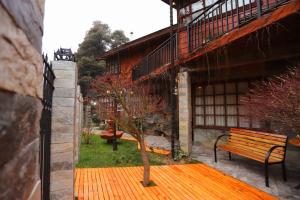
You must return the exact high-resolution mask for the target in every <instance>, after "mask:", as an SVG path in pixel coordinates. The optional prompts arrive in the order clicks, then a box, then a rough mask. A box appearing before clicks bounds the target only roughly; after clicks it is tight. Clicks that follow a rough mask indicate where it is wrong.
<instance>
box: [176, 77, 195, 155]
mask: <svg viewBox="0 0 300 200" xmlns="http://www.w3.org/2000/svg"><path fill="white" fill-rule="evenodd" d="M178 78H179V82H178V104H179V105H178V106H179V108H178V110H179V142H180V147H181V149H182V150H183V151H185V152H186V153H191V151H192V102H191V81H190V76H189V74H188V72H181V73H179V74H178Z"/></svg>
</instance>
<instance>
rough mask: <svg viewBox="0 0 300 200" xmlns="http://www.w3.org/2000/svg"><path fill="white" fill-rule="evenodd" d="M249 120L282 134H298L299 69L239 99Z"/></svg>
mask: <svg viewBox="0 0 300 200" xmlns="http://www.w3.org/2000/svg"><path fill="white" fill-rule="evenodd" d="M242 102H243V104H244V105H245V107H246V110H247V111H248V114H249V116H250V117H252V118H255V119H258V120H260V121H264V122H269V123H271V125H272V128H274V129H276V130H278V131H282V132H292V133H298V134H299V131H300V68H299V67H297V68H293V69H290V70H289V72H288V73H287V74H284V75H281V76H276V77H272V78H269V79H268V80H266V81H263V82H262V83H259V84H256V85H255V88H254V89H252V90H250V93H249V95H248V96H247V97H245V98H243V99H242Z"/></svg>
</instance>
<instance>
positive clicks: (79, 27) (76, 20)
mask: <svg viewBox="0 0 300 200" xmlns="http://www.w3.org/2000/svg"><path fill="white" fill-rule="evenodd" d="M175 16H176V15H175ZM96 20H100V21H102V22H103V23H106V24H108V25H109V27H110V28H111V30H112V31H114V30H119V29H121V30H123V31H124V32H125V35H126V36H127V37H129V38H130V40H134V39H136V38H139V37H142V36H144V35H147V34H149V33H152V32H155V31H157V30H159V29H162V28H165V27H167V26H169V24H170V21H169V20H170V17H169V6H168V5H167V4H165V3H164V2H163V1H161V0H127V1H125V0H47V1H46V6H45V19H44V37H43V52H45V53H47V54H48V55H49V57H50V58H52V57H53V52H54V51H55V50H57V49H58V48H59V47H62V48H71V49H72V51H73V52H76V50H77V49H78V45H79V44H80V43H81V42H82V41H83V39H84V36H85V34H86V32H87V31H88V30H89V29H90V28H91V27H92V23H93V21H96ZM130 32H133V35H130Z"/></svg>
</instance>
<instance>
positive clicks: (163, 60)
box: [132, 34, 178, 81]
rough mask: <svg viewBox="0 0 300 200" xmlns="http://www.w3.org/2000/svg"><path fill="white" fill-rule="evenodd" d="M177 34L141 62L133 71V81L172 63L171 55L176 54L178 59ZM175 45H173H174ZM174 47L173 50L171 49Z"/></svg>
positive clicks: (175, 56)
mask: <svg viewBox="0 0 300 200" xmlns="http://www.w3.org/2000/svg"><path fill="white" fill-rule="evenodd" d="M177 41H178V40H177V34H174V35H173V37H172V38H169V39H167V40H166V41H165V42H163V43H162V44H161V45H159V46H158V47H157V48H156V49H154V50H153V51H151V52H150V53H149V54H148V55H147V56H146V57H144V58H143V59H142V60H141V62H140V63H139V64H138V65H137V66H135V67H134V69H133V70H132V80H134V81H135V80H137V79H139V78H140V77H142V76H145V75H148V74H150V73H151V72H153V71H154V70H155V69H157V68H159V67H162V66H164V65H168V64H170V63H171V57H172V56H171V55H172V52H173V53H174V57H173V58H174V59H175V60H176V59H177V54H178V53H177V46H178V45H177ZM172 43H173V44H172ZM172 46H173V50H172V49H171V47H172Z"/></svg>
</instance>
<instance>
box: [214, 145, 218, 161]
mask: <svg viewBox="0 0 300 200" xmlns="http://www.w3.org/2000/svg"><path fill="white" fill-rule="evenodd" d="M214 154H215V162H217V148H216V146H215V147H214Z"/></svg>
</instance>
